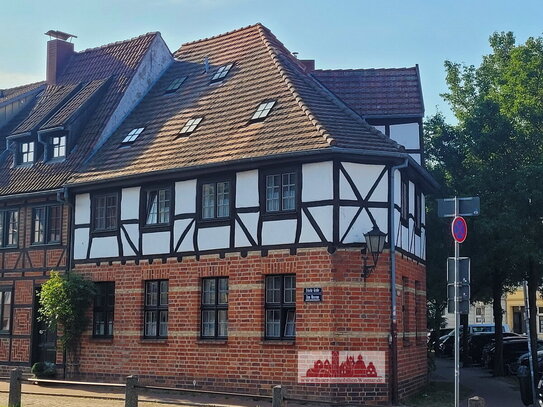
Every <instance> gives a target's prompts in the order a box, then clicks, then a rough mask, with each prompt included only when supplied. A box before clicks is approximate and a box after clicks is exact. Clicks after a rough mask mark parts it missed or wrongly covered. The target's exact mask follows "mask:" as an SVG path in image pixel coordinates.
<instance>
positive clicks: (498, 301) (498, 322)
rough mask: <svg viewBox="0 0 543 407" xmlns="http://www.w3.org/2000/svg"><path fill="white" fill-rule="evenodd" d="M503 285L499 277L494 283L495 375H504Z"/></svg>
mask: <svg viewBox="0 0 543 407" xmlns="http://www.w3.org/2000/svg"><path fill="white" fill-rule="evenodd" d="M502 296H503V286H502V284H501V281H499V279H494V284H492V312H493V314H494V327H495V332H496V352H495V353H494V376H504V375H505V372H504V369H503V309H502Z"/></svg>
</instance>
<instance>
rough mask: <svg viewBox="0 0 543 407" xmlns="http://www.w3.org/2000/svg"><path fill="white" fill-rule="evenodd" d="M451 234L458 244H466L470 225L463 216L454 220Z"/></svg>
mask: <svg viewBox="0 0 543 407" xmlns="http://www.w3.org/2000/svg"><path fill="white" fill-rule="evenodd" d="M451 232H452V235H453V238H454V240H456V241H457V242H458V243H462V242H464V240H466V237H467V236H468V225H467V224H466V220H465V219H464V218H463V217H462V216H457V217H456V218H454V219H453V221H452V224H451Z"/></svg>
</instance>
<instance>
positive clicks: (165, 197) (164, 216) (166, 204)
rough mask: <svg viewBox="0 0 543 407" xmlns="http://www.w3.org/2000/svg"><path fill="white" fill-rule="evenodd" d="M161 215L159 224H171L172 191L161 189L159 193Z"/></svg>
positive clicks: (159, 215)
mask: <svg viewBox="0 0 543 407" xmlns="http://www.w3.org/2000/svg"><path fill="white" fill-rule="evenodd" d="M158 209H159V211H158V212H159V213H158V222H159V223H169V222H170V190H169V189H161V190H160V191H159V207H158Z"/></svg>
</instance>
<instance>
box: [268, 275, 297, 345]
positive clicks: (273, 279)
mask: <svg viewBox="0 0 543 407" xmlns="http://www.w3.org/2000/svg"><path fill="white" fill-rule="evenodd" d="M265 296H266V300H265V305H266V306H265V312H266V316H265V319H266V321H265V325H266V326H265V337H266V338H268V339H293V338H294V337H295V335H296V276H295V275H292V274H288V275H279V276H267V277H266V295H265Z"/></svg>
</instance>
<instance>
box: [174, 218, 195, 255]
mask: <svg viewBox="0 0 543 407" xmlns="http://www.w3.org/2000/svg"><path fill="white" fill-rule="evenodd" d="M194 228H195V226H194V223H193V224H192V226H191V227H190V229H189V231H188V233H187V235H186V236H185V238H184V239H183V241H182V242H181V245H180V246H179V249H177V251H178V252H193V251H194Z"/></svg>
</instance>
